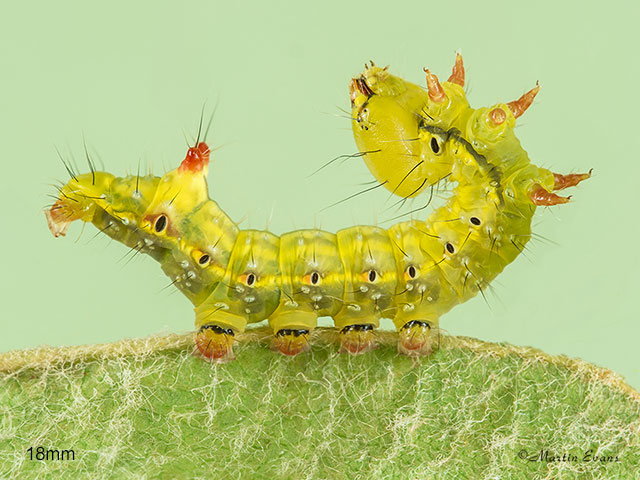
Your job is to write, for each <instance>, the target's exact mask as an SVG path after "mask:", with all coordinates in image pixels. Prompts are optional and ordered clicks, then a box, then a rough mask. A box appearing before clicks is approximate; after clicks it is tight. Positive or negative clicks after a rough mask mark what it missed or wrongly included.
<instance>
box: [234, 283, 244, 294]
mask: <svg viewBox="0 0 640 480" xmlns="http://www.w3.org/2000/svg"><path fill="white" fill-rule="evenodd" d="M236 292H238V293H244V287H243V286H242V285H236Z"/></svg>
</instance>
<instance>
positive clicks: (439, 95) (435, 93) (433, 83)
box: [423, 67, 447, 103]
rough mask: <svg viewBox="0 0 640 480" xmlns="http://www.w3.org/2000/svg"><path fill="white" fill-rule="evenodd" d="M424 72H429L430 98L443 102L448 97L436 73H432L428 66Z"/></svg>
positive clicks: (428, 87) (436, 101)
mask: <svg viewBox="0 0 640 480" xmlns="http://www.w3.org/2000/svg"><path fill="white" fill-rule="evenodd" d="M423 70H424V73H426V74H427V89H428V90H429V98H430V99H431V101H433V102H435V103H442V102H444V101H445V100H446V99H447V94H446V93H444V89H443V88H442V85H440V81H439V80H438V77H437V76H436V74H435V73H431V71H430V70H429V69H428V68H426V67H425V68H424V69H423Z"/></svg>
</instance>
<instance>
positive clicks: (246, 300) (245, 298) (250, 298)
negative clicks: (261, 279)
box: [244, 295, 256, 303]
mask: <svg viewBox="0 0 640 480" xmlns="http://www.w3.org/2000/svg"><path fill="white" fill-rule="evenodd" d="M255 299H256V297H254V296H253V295H247V296H246V297H244V301H245V302H247V303H251V302H253V301H254V300H255Z"/></svg>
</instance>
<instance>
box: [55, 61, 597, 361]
mask: <svg viewBox="0 0 640 480" xmlns="http://www.w3.org/2000/svg"><path fill="white" fill-rule="evenodd" d="M426 76H427V77H426V78H427V86H428V90H426V91H425V90H424V89H422V88H420V87H418V86H417V85H414V84H411V83H409V82H406V81H404V80H402V79H400V78H398V77H395V76H393V75H391V74H390V73H389V72H388V69H387V68H384V69H381V68H378V67H376V66H375V65H373V64H372V65H371V67H369V68H367V69H366V70H365V72H364V73H363V74H362V75H360V76H358V77H357V78H355V79H353V80H352V82H351V84H350V97H351V104H352V117H353V119H354V120H353V130H354V136H355V139H356V143H357V145H358V148H359V150H360V151H361V152H362V153H363V154H364V159H365V162H366V163H367V166H368V167H369V169H370V170H371V171H372V173H373V174H374V176H375V177H376V179H377V180H378V181H379V182H380V183H384V185H385V187H386V188H388V189H389V190H390V191H391V192H393V193H394V194H396V195H399V196H402V197H406V198H409V197H414V196H417V195H419V194H421V193H422V192H424V190H426V189H427V188H428V187H429V186H433V185H434V184H435V183H437V182H438V181H439V180H440V179H442V178H445V177H447V178H448V179H449V180H450V181H451V182H455V184H456V186H455V188H454V190H453V192H452V195H451V197H450V198H449V199H448V201H447V202H446V204H445V205H444V206H442V207H440V208H438V209H436V210H435V211H434V212H433V213H431V215H430V216H429V217H428V218H427V219H426V220H418V219H414V220H409V221H405V222H400V223H397V224H395V225H393V226H392V227H390V228H389V229H382V228H380V227H377V226H362V225H361V226H354V227H349V228H345V229H343V230H340V231H338V232H337V233H335V234H334V233H330V232H325V231H322V230H317V229H308V230H296V231H293V232H289V233H285V234H283V235H281V236H279V237H278V236H276V235H274V234H272V233H270V232H268V231H262V230H240V229H239V228H238V227H237V225H236V224H235V223H234V222H233V221H232V220H231V219H230V218H229V217H228V216H227V215H226V214H225V213H224V212H223V210H222V209H221V208H220V207H219V206H218V204H217V203H216V202H214V201H213V200H211V199H210V198H209V191H208V187H207V180H206V177H207V173H208V166H209V157H210V150H209V147H208V146H207V144H206V143H205V142H203V141H198V140H197V141H196V143H195V145H194V146H193V147H190V148H189V149H188V152H187V155H186V157H185V159H184V160H183V161H182V163H181V164H180V165H179V166H178V167H177V168H176V169H175V170H172V171H170V172H168V173H167V174H165V175H163V176H162V177H155V176H151V175H149V176H145V177H139V176H128V177H115V176H113V175H111V174H109V173H106V172H97V171H95V170H94V169H93V168H91V173H88V174H83V175H76V174H75V173H74V172H71V176H72V178H71V179H70V180H69V182H68V183H67V184H66V185H65V186H64V187H62V188H61V189H60V190H59V196H58V200H57V201H56V203H55V204H54V205H53V206H52V207H51V208H49V209H48V210H46V211H45V213H46V216H47V220H48V224H49V228H50V230H51V232H52V233H53V234H54V235H55V236H56V237H57V236H60V235H64V234H65V231H66V229H67V226H68V224H69V223H71V222H72V221H74V220H82V221H85V222H92V223H93V224H95V225H96V226H97V227H98V228H99V229H100V230H102V231H103V232H104V233H106V234H107V235H109V236H111V237H112V238H114V239H116V240H119V241H121V242H122V243H124V244H126V245H127V246H129V247H131V248H132V249H136V250H137V251H139V252H141V253H147V254H149V255H151V256H152V257H153V258H155V259H156V260H158V261H159V262H160V264H161V266H162V268H163V270H164V271H165V273H166V274H167V275H168V276H169V277H170V278H171V279H172V281H173V284H174V285H175V286H176V287H177V288H178V289H179V290H180V291H181V292H182V293H184V294H185V295H186V296H187V298H189V300H190V301H191V302H192V303H193V304H194V307H195V314H196V321H195V325H196V328H197V330H198V333H197V336H196V345H197V347H198V350H199V351H200V352H201V353H202V355H203V356H205V357H206V358H208V359H210V360H213V361H228V360H231V359H232V358H233V340H234V336H235V335H236V334H237V333H239V332H243V331H244V330H245V328H246V326H247V325H248V324H252V323H256V322H260V321H262V320H264V319H268V321H269V325H270V326H271V328H272V329H273V332H274V337H273V344H272V345H273V349H275V350H277V351H279V352H281V353H283V354H285V355H296V354H299V353H301V352H303V351H305V350H307V349H308V348H309V344H308V339H309V334H310V332H311V331H312V330H313V329H314V328H316V326H317V319H318V317H320V316H330V317H332V318H333V321H334V324H335V327H336V328H337V329H338V330H339V331H340V350H341V351H343V352H348V353H351V354H360V353H364V352H366V351H368V350H371V349H372V348H374V347H375V333H374V330H375V328H377V327H378V326H379V321H380V318H383V317H385V318H392V319H393V322H394V324H395V326H396V328H397V330H398V331H399V336H398V349H399V351H400V352H401V353H403V354H406V355H412V356H421V355H427V354H428V353H430V352H431V351H432V340H431V338H432V335H431V332H432V330H434V329H436V328H437V327H438V325H439V318H440V316H441V315H443V314H444V313H446V312H447V311H449V310H450V309H451V308H452V307H454V306H455V305H457V304H459V303H461V302H464V301H466V300H468V299H469V298H471V297H473V296H475V295H476V294H478V293H479V292H480V293H481V294H483V292H484V289H485V288H486V287H487V286H488V285H489V283H490V282H491V281H492V280H493V279H494V278H495V277H496V275H498V274H499V273H500V272H501V271H502V270H503V269H504V267H505V266H506V265H508V264H509V263H510V262H512V261H513V260H514V259H515V258H516V256H518V255H519V254H520V253H521V251H522V249H523V248H524V246H525V244H526V242H527V241H528V239H529V237H530V235H531V219H532V216H533V213H534V211H535V209H536V206H537V205H555V204H558V203H564V202H565V201H566V199H564V198H562V197H559V196H557V195H556V194H555V193H553V191H554V190H558V189H561V188H566V187H569V186H573V185H576V184H577V183H579V182H580V181H582V180H584V179H585V178H588V176H589V174H580V175H569V176H562V175H559V174H554V173H552V172H550V171H549V170H546V169H543V168H539V167H536V166H535V165H533V164H531V163H530V161H529V158H528V156H527V154H526V152H525V151H524V150H523V149H522V147H521V146H520V143H519V141H518V139H517V138H516V137H515V135H514V133H513V127H514V125H515V121H516V118H517V117H518V116H520V115H521V114H522V113H523V112H524V111H525V110H526V108H527V107H528V106H529V105H530V103H531V101H532V100H533V96H535V94H536V93H537V88H536V89H534V90H532V91H531V92H529V93H527V94H525V95H524V96H523V97H522V98H521V99H519V100H517V101H515V102H511V103H508V104H498V105H495V106H493V107H491V108H481V109H477V110H476V109H472V108H471V107H470V106H469V104H468V102H467V100H466V96H465V94H464V91H463V89H462V86H463V84H464V68H463V65H462V58H461V57H460V56H458V58H457V59H456V65H455V67H454V71H453V73H452V75H451V77H450V78H449V81H447V82H443V83H442V84H441V83H440V82H439V81H438V79H437V77H436V76H435V75H434V74H432V73H431V72H429V71H428V70H426Z"/></svg>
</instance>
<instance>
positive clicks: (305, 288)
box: [300, 285, 311, 294]
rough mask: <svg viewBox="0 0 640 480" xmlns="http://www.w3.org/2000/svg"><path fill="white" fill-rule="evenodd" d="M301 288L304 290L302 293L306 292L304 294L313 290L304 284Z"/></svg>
mask: <svg viewBox="0 0 640 480" xmlns="http://www.w3.org/2000/svg"><path fill="white" fill-rule="evenodd" d="M300 290H301V291H302V293H304V294H308V293H309V292H310V291H311V290H310V289H309V287H307V286H304V285H303V286H302V287H300Z"/></svg>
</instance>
